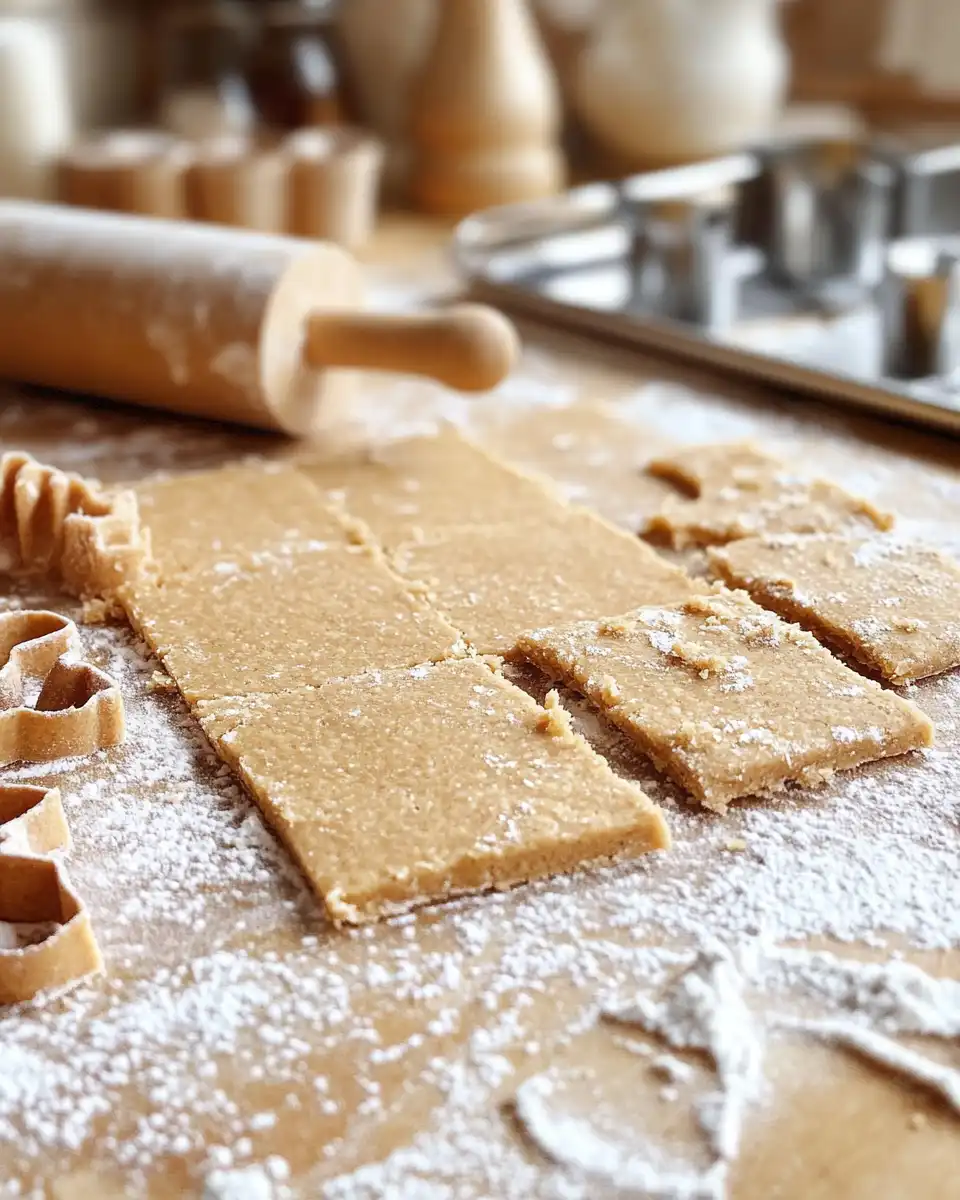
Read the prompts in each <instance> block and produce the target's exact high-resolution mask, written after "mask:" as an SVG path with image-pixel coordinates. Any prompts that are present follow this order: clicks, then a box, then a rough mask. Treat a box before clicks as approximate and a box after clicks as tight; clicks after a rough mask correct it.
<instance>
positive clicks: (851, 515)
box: [643, 442, 893, 550]
mask: <svg viewBox="0 0 960 1200" xmlns="http://www.w3.org/2000/svg"><path fill="white" fill-rule="evenodd" d="M647 471H648V472H649V473H650V474H651V475H654V476H656V477H657V478H659V479H665V480H667V481H668V482H669V483H672V484H674V485H675V486H676V487H678V488H680V489H682V490H683V491H684V492H686V493H687V495H686V496H670V497H668V498H667V499H665V500H664V502H663V504H662V506H661V509H660V511H659V512H658V513H657V514H656V515H655V516H653V517H651V518H650V520H649V521H648V522H647V524H646V526H645V527H644V529H643V534H644V536H645V537H648V538H650V540H651V541H656V542H664V543H666V544H667V545H670V546H672V547H673V548H674V549H675V550H682V549H685V548H686V547H688V546H709V545H716V544H722V543H726V542H733V541H736V540H737V539H738V538H745V537H753V536H757V535H768V534H780V533H835V532H848V533H857V532H862V533H865V532H870V531H872V530H874V529H889V528H891V526H892V525H893V517H892V516H890V514H889V513H883V512H880V511H879V510H878V509H876V508H875V507H874V506H873V505H872V504H871V503H870V502H869V501H868V500H864V499H861V498H860V497H857V496H851V495H850V494H849V493H848V492H845V491H844V490H843V488H840V487H837V486H836V484H833V483H828V482H827V481H826V480H823V479H805V478H802V477H801V476H799V475H797V474H795V473H794V472H793V471H791V470H790V469H789V468H788V467H787V466H786V464H785V463H783V462H782V461H781V460H780V459H779V458H776V457H774V456H773V455H771V454H767V453H766V451H764V450H761V449H760V448H759V447H757V446H754V445H753V444H751V443H749V442H743V443H734V444H731V445H708V446H691V447H689V448H688V449H686V450H684V451H683V452H682V453H680V454H677V455H676V456H675V457H673V458H657V459H654V460H653V461H652V462H651V463H649V464H648V466H647Z"/></svg>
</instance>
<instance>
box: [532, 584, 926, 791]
mask: <svg viewBox="0 0 960 1200" xmlns="http://www.w3.org/2000/svg"><path fill="white" fill-rule="evenodd" d="M518 649H519V650H520V652H521V653H522V654H523V655H524V656H525V657H526V658H528V659H529V660H530V661H531V662H533V663H534V664H535V665H536V666H538V667H540V668H541V669H542V670H544V671H546V672H548V673H550V674H552V675H554V676H558V677H560V678H562V679H563V680H564V681H565V682H566V683H568V684H570V685H571V686H573V687H575V688H577V689H578V690H579V691H580V692H582V693H583V694H584V695H585V696H587V697H588V698H589V699H590V700H591V701H592V702H593V703H594V704H596V705H597V706H598V707H599V708H600V709H601V710H602V711H603V712H604V713H605V715H606V716H607V717H608V718H609V719H610V720H611V721H612V722H613V723H614V724H616V725H617V726H619V727H620V728H621V729H622V730H624V732H625V733H626V734H627V736H628V737H630V738H631V739H632V740H633V741H634V742H635V743H636V745H637V746H638V747H639V748H640V750H641V751H643V753H645V754H646V755H648V756H649V757H650V759H651V760H652V761H653V762H654V764H655V765H656V766H657V767H658V769H659V770H661V771H663V772H664V774H666V775H669V776H670V777H671V778H672V779H674V780H675V781H676V782H677V783H679V784H681V786H683V787H685V788H686V789H687V790H688V791H689V792H691V793H692V794H693V795H694V796H695V797H696V798H697V799H698V800H699V801H700V802H701V803H702V804H704V805H706V806H707V807H708V808H714V809H717V810H718V811H722V810H723V809H724V808H725V807H726V805H727V804H728V803H729V801H731V800H735V799H737V798H738V797H742V796H750V795H756V794H758V793H763V792H768V791H771V790H773V789H776V788H779V787H780V786H781V785H783V784H785V783H787V782H789V781H799V782H803V783H812V782H816V781H817V780H819V779H822V778H824V777H826V776H827V775H829V774H831V773H832V772H833V771H835V770H840V769H843V768H847V767H853V766H856V765H857V764H858V763H863V762H867V761H869V760H871V759H877V758H885V757H888V756H891V755H896V754H903V753H905V752H906V751H908V750H913V749H916V748H918V747H920V746H927V745H929V744H930V743H931V741H932V736H933V727H932V725H931V723H930V721H929V720H928V718H927V717H926V716H925V715H924V714H923V713H922V712H920V710H919V709H918V708H916V707H915V706H914V705H913V704H911V703H909V702H908V701H906V700H902V699H901V698H900V697H899V696H897V695H896V694H895V693H893V692H889V691H885V690H884V689H883V688H881V687H880V685H879V684H877V683H874V682H873V681H872V680H869V679H864V678H863V677H862V676H860V675H857V674H856V673H855V672H854V671H851V670H850V669H849V668H848V667H846V666H844V664H843V663H841V662H839V661H838V660H837V659H835V658H834V657H833V656H832V655H831V654H830V653H829V652H828V651H827V650H825V649H824V648H823V647H822V646H821V645H820V644H819V643H818V642H817V641H816V639H815V638H814V637H813V636H812V635H811V634H809V633H806V632H804V631H803V630H801V629H798V628H797V627H796V626H795V625H788V624H786V623H784V622H783V621H781V620H780V619H779V618H778V617H776V616H774V615H773V614H772V613H768V612H766V611H764V610H763V609H762V608H760V607H758V606H757V605H755V604H754V603H753V601H752V600H750V599H749V597H747V596H746V595H744V594H743V593H742V592H723V591H717V592H714V593H713V594H711V595H704V596H697V597H694V598H692V599H690V600H688V601H687V602H685V603H681V604H676V605H670V606H665V607H644V608H641V609H639V610H637V611H636V612H632V613H628V614H626V615H625V616H623V617H616V618H612V619H610V620H608V621H605V622H604V621H601V622H596V621H584V622H580V623H575V624H572V625H567V626H561V627H560V628H557V629H541V630H536V631H534V632H532V633H528V634H526V635H524V636H523V637H521V638H520V639H519V642H518Z"/></svg>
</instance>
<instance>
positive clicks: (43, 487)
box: [0, 452, 149, 600]
mask: <svg viewBox="0 0 960 1200" xmlns="http://www.w3.org/2000/svg"><path fill="white" fill-rule="evenodd" d="M0 552H2V555H3V560H2V566H3V569H4V570H5V571H7V572H11V573H23V574H27V575H52V576H54V577H58V578H59V579H60V580H61V581H62V583H63V584H64V586H65V587H66V588H67V590H68V591H70V592H71V593H73V594H74V595H77V596H79V597H80V598H81V599H82V600H87V599H110V598H112V597H113V595H114V594H115V593H116V590H117V588H118V587H119V586H120V585H121V584H122V583H123V582H124V581H125V580H126V579H128V578H130V577H131V576H132V575H133V574H134V573H135V572H136V571H137V570H139V568H140V566H141V564H142V563H143V562H144V561H145V559H146V558H147V557H148V555H149V542H148V540H147V538H146V536H145V535H144V533H143V531H142V530H141V528H140V520H139V512H138V508H137V501H136V497H135V496H134V494H133V493H132V492H129V491H116V492H106V491H102V490H101V489H100V488H98V487H97V486H96V484H94V483H92V482H91V481H89V480H86V479H82V478H81V477H80V476H78V475H71V474H69V473H67V472H66V471H60V470H58V469H57V468H56V467H48V466H44V465H42V464H41V463H38V462H36V461H35V460H34V459H33V458H31V457H30V455H29V454H23V453H20V452H10V453H6V454H4V455H3V456H2V457H0Z"/></svg>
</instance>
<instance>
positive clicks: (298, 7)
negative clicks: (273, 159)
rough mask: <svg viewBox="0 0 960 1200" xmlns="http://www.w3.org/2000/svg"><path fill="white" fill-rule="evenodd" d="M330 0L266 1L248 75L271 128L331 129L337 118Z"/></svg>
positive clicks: (337, 78) (337, 81)
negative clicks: (323, 126) (307, 127)
mask: <svg viewBox="0 0 960 1200" xmlns="http://www.w3.org/2000/svg"><path fill="white" fill-rule="evenodd" d="M333 16H334V4H333V3H332V0H270V2H269V3H267V4H265V5H264V6H263V15H262V21H261V26H260V31H259V37H258V40H257V47H256V50H255V51H254V53H253V55H252V58H251V63H250V72H249V77H250V81H251V85H252V87H253V93H254V98H255V100H256V104H257V108H258V109H259V112H260V116H261V119H262V120H263V121H264V122H265V123H266V124H267V125H269V126H271V127H273V128H275V129H284V130H285V129H299V128H302V127H304V126H311V125H331V124H335V123H337V122H338V121H339V120H340V119H341V116H342V112H341V97H340V75H339V71H338V69H337V63H336V57H335V53H334V37H335V35H334V30H333Z"/></svg>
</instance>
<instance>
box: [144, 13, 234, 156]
mask: <svg viewBox="0 0 960 1200" xmlns="http://www.w3.org/2000/svg"><path fill="white" fill-rule="evenodd" d="M251 33H252V26H251V22H250V17H249V13H248V10H247V7H246V5H245V4H243V3H239V2H238V0H192V2H191V3H177V4H173V5H171V6H170V7H169V8H168V9H167V10H166V11H165V12H164V14H163V19H162V24H161V37H160V80H159V83H160V88H159V91H160V97H159V105H160V121H161V124H162V125H164V126H165V127H166V128H167V129H169V130H170V131H171V132H172V133H176V134H178V135H179V136H181V137H186V138H211V137H219V136H222V135H225V134H236V133H246V132H248V131H249V130H250V129H251V128H252V126H253V125H254V123H255V121H256V109H255V107H254V103H253V99H252V97H251V95H250V88H249V86H248V84H247V80H246V77H245V73H244V68H245V64H246V59H247V56H248V54H249V49H250V41H251Z"/></svg>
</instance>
